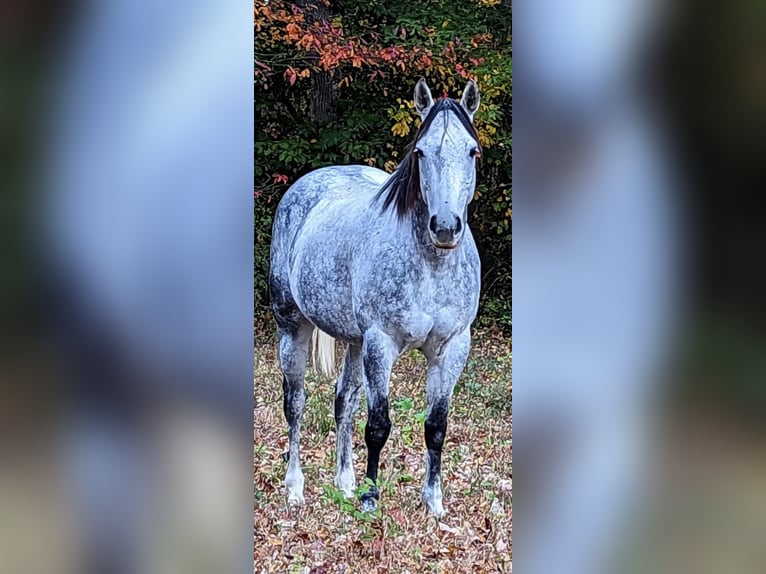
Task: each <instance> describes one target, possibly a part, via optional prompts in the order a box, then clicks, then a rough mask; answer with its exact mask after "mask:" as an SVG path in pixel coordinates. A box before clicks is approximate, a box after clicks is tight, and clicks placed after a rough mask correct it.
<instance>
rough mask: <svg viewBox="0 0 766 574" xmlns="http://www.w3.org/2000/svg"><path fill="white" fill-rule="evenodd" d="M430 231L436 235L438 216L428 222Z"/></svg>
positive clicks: (433, 216) (432, 217)
mask: <svg viewBox="0 0 766 574" xmlns="http://www.w3.org/2000/svg"><path fill="white" fill-rule="evenodd" d="M428 229H430V230H431V233H436V216H435V215H432V216H431V221H429V222H428Z"/></svg>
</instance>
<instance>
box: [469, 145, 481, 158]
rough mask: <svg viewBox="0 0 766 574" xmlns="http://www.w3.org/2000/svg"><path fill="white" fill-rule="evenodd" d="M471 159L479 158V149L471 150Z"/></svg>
mask: <svg viewBox="0 0 766 574" xmlns="http://www.w3.org/2000/svg"><path fill="white" fill-rule="evenodd" d="M471 157H481V152H480V151H479V148H477V147H475V148H473V149H472V150H471Z"/></svg>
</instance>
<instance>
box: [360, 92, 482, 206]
mask: <svg viewBox="0 0 766 574" xmlns="http://www.w3.org/2000/svg"><path fill="white" fill-rule="evenodd" d="M443 110H451V111H453V112H455V115H456V116H457V118H458V119H459V120H460V123H461V124H462V125H463V127H464V128H465V129H466V131H468V133H469V134H471V137H473V139H475V140H476V145H477V146H478V147H479V151H481V144H480V143H479V134H477V133H476V128H475V127H474V126H473V123H472V122H471V118H469V117H468V114H467V113H466V111H465V109H463V106H461V105H460V103H459V102H456V101H455V100H453V99H450V98H440V99H439V100H437V101H436V103H435V104H434V105H433V107H432V108H431V109H430V110H429V112H428V115H427V116H426V119H425V120H423V123H422V124H421V125H420V128H418V131H417V133H416V134H415V139H413V140H412V142H410V144H409V145H408V146H407V148H406V149H405V152H404V159H403V160H402V162H401V163H400V164H399V166H398V167H397V168H396V171H394V173H392V174H391V177H389V178H388V179H387V180H386V183H384V184H383V186H382V187H381V188H380V190H379V191H378V193H377V195H376V196H375V198H376V199H380V198H381V197H385V199H384V201H383V209H382V211H386V210H387V209H388V208H389V207H391V206H392V205H394V206H396V207H395V209H396V214H397V215H398V216H399V217H400V218H401V217H404V216H405V215H406V214H407V213H409V211H410V210H412V208H413V207H415V205H416V204H417V203H418V201H421V195H420V170H419V164H418V157H417V156H416V155H415V146H416V144H417V143H418V141H419V140H420V138H421V136H422V135H423V134H424V133H425V132H426V130H428V128H429V127H431V123H433V121H434V118H435V117H436V115H437V114H438V113H439V112H441V111H443Z"/></svg>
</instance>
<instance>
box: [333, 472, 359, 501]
mask: <svg viewBox="0 0 766 574" xmlns="http://www.w3.org/2000/svg"><path fill="white" fill-rule="evenodd" d="M335 488H337V489H338V490H340V491H341V492H342V493H343V496H344V497H345V498H354V492H355V491H356V479H355V478H354V471H353V470H351V469H348V468H347V469H345V470H342V471H341V472H340V473H338V474H336V475H335Z"/></svg>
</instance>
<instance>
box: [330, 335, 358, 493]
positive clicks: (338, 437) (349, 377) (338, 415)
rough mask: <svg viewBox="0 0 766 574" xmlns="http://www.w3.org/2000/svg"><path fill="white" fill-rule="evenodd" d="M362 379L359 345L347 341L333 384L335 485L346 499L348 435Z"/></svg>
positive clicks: (352, 484) (350, 480)
mask: <svg viewBox="0 0 766 574" xmlns="http://www.w3.org/2000/svg"><path fill="white" fill-rule="evenodd" d="M363 380H364V365H363V363H362V349H361V347H360V346H359V345H352V344H349V345H348V348H347V349H346V355H345V357H344V361H343V371H342V372H341V374H340V377H338V381H337V382H336V383H335V445H336V449H335V450H336V452H335V458H336V465H335V469H336V470H335V486H336V487H337V488H338V489H340V490H341V491H342V492H343V494H344V496H345V497H346V498H352V497H353V496H354V490H355V489H356V480H355V479H354V465H353V463H352V461H351V438H352V436H353V432H354V413H355V412H356V409H357V406H358V405H359V392H360V391H361V389H362V381H363Z"/></svg>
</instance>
